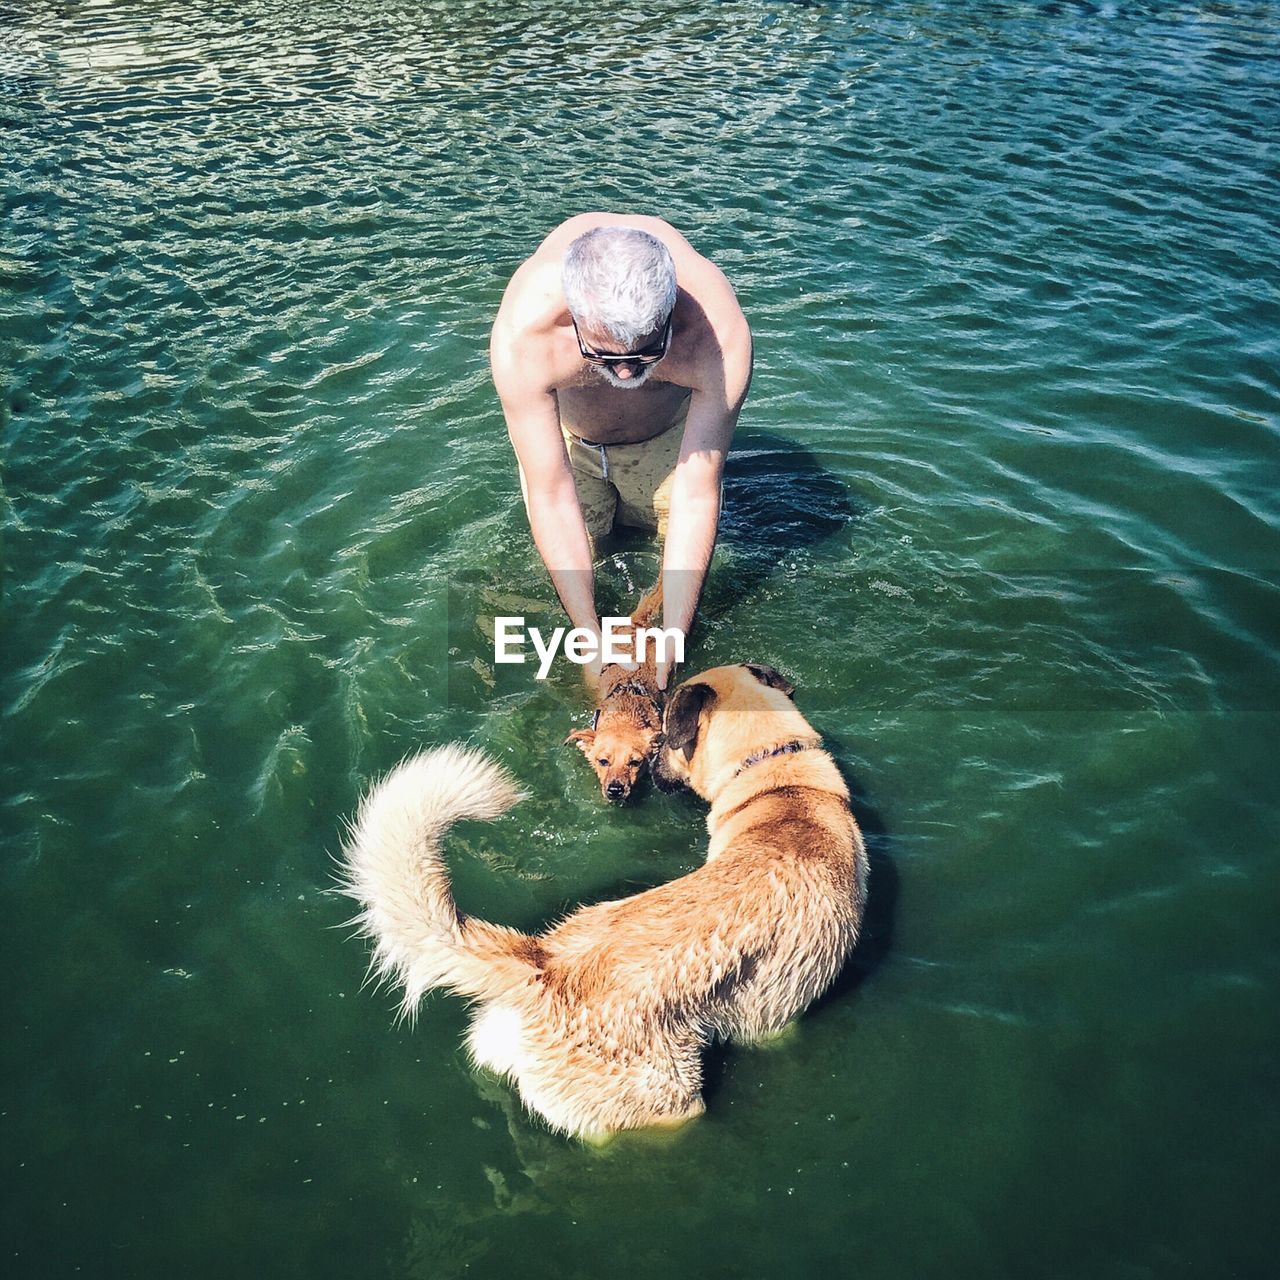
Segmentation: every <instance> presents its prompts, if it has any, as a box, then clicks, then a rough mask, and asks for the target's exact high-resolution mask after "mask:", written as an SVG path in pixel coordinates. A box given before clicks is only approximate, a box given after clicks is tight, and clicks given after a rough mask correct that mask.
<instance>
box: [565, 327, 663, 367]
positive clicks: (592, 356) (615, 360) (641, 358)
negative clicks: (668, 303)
mask: <svg viewBox="0 0 1280 1280" xmlns="http://www.w3.org/2000/svg"><path fill="white" fill-rule="evenodd" d="M569 319H570V320H572V321H573V332H574V336H575V337H576V338H577V339H578V350H579V351H580V352H581V353H582V358H583V359H584V360H585V361H586V362H587V363H588V364H596V365H604V366H608V365H611V364H638V365H648V364H657V363H658V361H659V360H661V359H662V358H663V356H665V355H666V354H667V349H668V347H670V346H671V317H670V316H668V317H667V323H666V327H665V328H664V329H663V330H662V337H661V338H659V339H658V341H657V342H656V343H654V345H653V346H651V347H645V348H643V349H642V350H640V351H592V350H591V348H590V347H588V346H587V344H586V343H585V342H583V340H582V334H581V333H579V332H578V322H577V321H576V320H574V319H573V317H572V316H570V317H569Z"/></svg>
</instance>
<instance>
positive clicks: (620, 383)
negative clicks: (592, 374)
mask: <svg viewBox="0 0 1280 1280" xmlns="http://www.w3.org/2000/svg"><path fill="white" fill-rule="evenodd" d="M653 369H654V366H653V365H646V366H645V367H644V368H642V369H641V370H640V371H639V372H638V373H633V374H632V375H631V377H629V378H620V377H618V375H617V374H616V373H614V371H613V370H612V369H610V368H609V366H608V365H603V364H602V365H596V372H597V373H599V375H600V376H601V377H602V378H603V379H604V380H605V381H606V382H607V383H608V384H609V385H610V386H611V387H617V388H618V390H619V391H634V390H635V389H636V388H637V387H643V386H644V384H645V383H646V382H648V381H649V375H650V374H651V373H652V372H653Z"/></svg>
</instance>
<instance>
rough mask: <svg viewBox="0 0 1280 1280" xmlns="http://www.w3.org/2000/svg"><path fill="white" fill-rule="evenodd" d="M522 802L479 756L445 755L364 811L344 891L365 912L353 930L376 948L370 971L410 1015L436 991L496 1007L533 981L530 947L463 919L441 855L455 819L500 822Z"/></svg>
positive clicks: (431, 754)
mask: <svg viewBox="0 0 1280 1280" xmlns="http://www.w3.org/2000/svg"><path fill="white" fill-rule="evenodd" d="M521 798H522V793H521V791H520V789H519V788H518V787H517V786H516V784H515V782H514V781H513V779H512V778H511V776H510V774H508V773H507V772H506V770H505V769H503V768H502V767H501V766H500V765H498V764H496V763H495V762H494V761H493V760H491V759H489V757H488V756H486V755H485V754H484V753H483V752H481V751H476V750H472V749H469V748H466V747H460V746H449V747H440V748H439V749H437V750H435V751H428V752H424V753H422V754H421V755H417V756H413V757H412V758H410V759H408V760H406V761H405V762H404V763H403V764H401V765H400V766H398V767H397V768H396V769H393V770H392V771H391V772H390V773H389V774H387V776H386V777H385V778H383V779H382V780H381V781H380V782H378V783H377V784H376V785H375V786H374V787H373V788H372V790H371V791H370V792H369V794H368V795H367V796H366V797H365V799H364V801H363V803H362V804H361V805H360V810H359V812H358V813H357V814H356V818H355V821H354V822H353V823H352V824H351V828H350V834H349V838H348V840H347V843H346V846H345V848H344V849H343V877H342V883H341V886H340V887H341V891H342V892H343V893H345V894H347V895H348V896H349V897H352V898H354V899H355V900H356V901H357V902H358V903H360V905H361V908H362V910H361V912H360V914H359V915H358V916H357V917H356V920H355V923H356V924H358V925H359V926H360V930H361V932H362V933H364V934H366V935H367V936H369V937H370V938H372V939H373V941H374V950H373V960H372V969H373V971H374V972H376V973H377V974H379V975H380V976H382V977H387V978H391V979H392V980H393V981H395V982H397V983H399V984H401V985H403V987H404V1002H403V1006H402V1007H403V1011H404V1013H405V1015H406V1016H409V1015H412V1013H413V1011H414V1010H415V1009H416V1007H417V1004H418V1001H419V1000H420V999H421V998H422V997H423V996H424V995H425V994H426V993H427V992H428V991H431V990H434V989H435V988H437V987H444V988H447V989H448V990H450V991H453V992H455V993H457V994H458V995H463V996H474V997H481V998H493V997H497V996H501V995H503V994H504V993H507V992H510V991H511V990H513V989H515V988H518V987H520V986H523V985H525V984H527V983H529V982H531V981H532V980H533V979H534V977H535V975H536V973H537V971H538V970H537V957H538V948H537V944H536V942H534V940H533V939H532V938H529V937H528V936H526V935H525V934H522V933H519V932H517V931H516V930H514V929H504V928H502V927H501V926H499V925H492V924H487V923H486V922H485V921H483V920H475V919H471V918H469V917H467V916H465V915H463V914H462V912H461V911H459V910H458V907H457V905H456V904H455V902H454V900H453V893H452V891H451V889H450V886H449V872H448V869H447V868H446V867H445V863H444V859H443V857H442V856H441V852H440V844H441V841H442V840H443V838H444V834H445V832H446V831H447V830H448V829H449V828H450V827H451V826H452V825H453V824H454V823H455V822H457V821H458V820H459V819H461V818H497V817H499V816H500V815H501V814H503V813H505V812H506V811H507V810H508V809H509V808H511V806H512V805H513V804H515V803H516V801H517V800H520V799H521Z"/></svg>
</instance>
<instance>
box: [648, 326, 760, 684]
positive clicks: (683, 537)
mask: <svg viewBox="0 0 1280 1280" xmlns="http://www.w3.org/2000/svg"><path fill="white" fill-rule="evenodd" d="M735 310H736V304H735ZM722 343H723V346H724V348H725V353H724V354H723V355H722V356H721V357H720V359H719V360H717V361H716V362H715V363H716V365H717V369H716V375H717V376H715V377H713V378H712V379H710V380H709V385H708V386H707V387H706V388H704V389H699V390H695V391H694V393H693V398H692V400H691V401H690V403H689V417H688V419H687V420H686V422H685V427H684V439H683V441H682V443H681V445H680V460H679V462H678V463H677V464H676V472H675V476H674V477H673V478H672V482H671V498H670V510H669V514H668V516H667V540H666V544H665V546H664V548H663V555H662V587H663V625H664V626H666V627H668V628H670V627H677V628H679V629H680V631H682V632H684V633H685V634H686V635H687V634H688V631H689V628H690V627H691V626H692V625H693V615H694V613H695V612H696V610H697V607H698V598H699V597H700V596H701V594H702V585H703V582H704V581H705V580H706V576H707V567H708V565H710V563H711V553H712V552H713V551H714V550H715V545H716V530H717V528H718V526H719V522H720V480H721V476H722V474H723V471H724V457H725V454H726V453H727V452H728V450H729V443H730V441H731V440H732V439H733V432H734V429H735V428H736V427H737V425H738V414H739V413H740V412H741V410H742V404H743V401H744V400H745V399H746V398H747V389H748V388H749V387H750V385H751V363H752V353H751V332H750V330H749V329H748V327H747V322H746V320H745V318H743V317H742V314H741V312H738V313H737V316H736V318H735V323H733V324H732V325H731V326H729V330H728V332H727V333H726V334H724V335H723V336H722ZM669 667H670V664H667V663H663V664H660V666H659V669H658V687H659V688H664V689H665V688H666V684H667V676H668V674H669Z"/></svg>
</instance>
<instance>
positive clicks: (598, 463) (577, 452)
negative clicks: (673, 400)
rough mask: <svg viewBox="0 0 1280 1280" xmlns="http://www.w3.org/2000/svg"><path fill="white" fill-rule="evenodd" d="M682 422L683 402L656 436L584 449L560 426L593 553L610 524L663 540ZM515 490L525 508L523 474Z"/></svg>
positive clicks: (686, 409) (685, 408) (686, 410)
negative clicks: (650, 532) (654, 534)
mask: <svg viewBox="0 0 1280 1280" xmlns="http://www.w3.org/2000/svg"><path fill="white" fill-rule="evenodd" d="M688 416H689V400H687V399H686V400H685V402H684V404H683V406H682V407H681V409H680V412H679V414H678V415H677V417H676V420H675V421H674V422H673V423H672V424H671V425H670V426H669V427H668V428H667V429H666V430H665V431H664V432H662V434H661V435H656V436H654V437H653V438H652V439H651V440H641V441H640V442H639V443H638V444H590V443H588V442H587V441H586V440H580V439H579V438H578V437H577V436H575V435H574V434H573V432H571V431H570V430H569V429H568V428H567V427H565V426H563V425H562V426H561V428H560V431H561V434H562V435H563V436H564V447H565V452H566V453H567V454H568V455H569V466H570V468H571V470H572V471H573V483H574V485H575V487H576V488H577V490H578V503H579V505H580V506H581V507H582V519H583V522H584V523H585V524H586V526H587V533H588V534H589V535H590V538H591V542H592V546H593V548H594V546H595V543H596V542H597V541H598V540H599V539H600V538H602V537H603V536H604V535H605V534H606V533H608V532H609V531H610V530H611V529H612V528H613V526H614V525H615V524H621V525H629V526H631V527H633V528H637V529H653V530H655V531H656V532H657V534H658V537H659V538H664V539H665V538H666V536H667V513H668V511H669V510H670V501H671V482H672V480H673V479H674V477H675V472H676V463H677V462H679V461H680V445H681V443H682V442H683V440H684V424H685V419H686V418H687V417H688ZM520 489H521V492H522V493H524V495H525V505H526V506H528V501H529V495H528V491H527V488H526V486H525V482H524V473H523V472H521V475H520Z"/></svg>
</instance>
